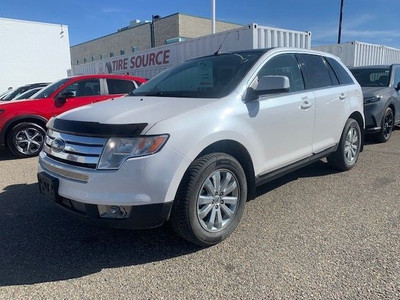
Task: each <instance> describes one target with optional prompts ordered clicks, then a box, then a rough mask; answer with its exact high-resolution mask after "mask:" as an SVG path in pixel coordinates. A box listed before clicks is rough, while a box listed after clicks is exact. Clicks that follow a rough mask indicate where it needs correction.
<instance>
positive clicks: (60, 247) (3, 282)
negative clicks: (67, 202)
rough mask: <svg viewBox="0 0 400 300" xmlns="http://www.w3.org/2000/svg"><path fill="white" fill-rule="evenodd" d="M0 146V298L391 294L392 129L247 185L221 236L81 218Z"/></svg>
mask: <svg viewBox="0 0 400 300" xmlns="http://www.w3.org/2000/svg"><path fill="white" fill-rule="evenodd" d="M36 164H37V159H36V158H32V159H14V158H13V157H12V156H11V155H10V154H9V152H8V151H6V150H0V242H1V246H0V298H1V299H27V298H28V299H400V254H399V253H400V206H399V204H400V176H399V175H400V172H399V169H400V130H396V131H395V132H394V133H393V136H392V138H391V140H390V141H389V142H388V143H386V144H373V143H367V145H366V146H365V148H364V152H363V153H362V154H361V156H360V158H359V161H358V164H357V166H356V167H355V168H354V169H352V170H351V171H350V172H344V173H338V172H335V171H332V170H331V169H329V168H328V167H327V165H326V163H325V162H324V161H320V162H318V163H315V164H313V165H311V166H308V167H306V168H304V169H302V170H299V171H297V172H295V173H291V174H289V175H287V176H285V177H282V178H281V179H278V180H276V181H274V182H271V183H269V184H267V185H264V186H262V187H260V188H259V189H258V197H257V198H256V199H255V200H252V201H250V202H248V203H247V206H246V210H245V213H244V216H243V219H242V222H241V224H240V226H239V227H238V228H237V230H236V231H235V233H234V234H233V235H232V236H231V237H230V238H228V239H227V240H226V241H224V242H222V243H220V244H218V245H216V246H214V247H210V248H206V249H202V248H199V247H197V246H193V245H191V244H188V243H187V242H185V241H183V240H181V239H180V238H178V237H176V236H175V235H174V234H173V232H172V231H171V230H170V229H169V228H168V227H162V228H158V229H154V230H143V231H129V230H114V229H107V228H101V227H96V226H93V225H90V224H86V223H82V222H81V221H79V220H76V219H74V218H73V217H70V216H69V215H67V214H65V213H64V212H63V211H60V210H59V209H57V208H56V207H54V206H53V205H52V203H50V202H49V201H47V200H46V199H43V198H42V197H41V196H40V195H39V193H38V186H37V182H36Z"/></svg>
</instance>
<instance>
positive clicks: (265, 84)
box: [245, 75, 290, 102]
mask: <svg viewBox="0 0 400 300" xmlns="http://www.w3.org/2000/svg"><path fill="white" fill-rule="evenodd" d="M289 90H290V81H289V78H288V77H287V76H280V75H267V76H262V77H260V78H259V79H258V84H257V87H256V88H255V89H254V88H251V87H249V88H248V89H247V91H246V100H245V102H251V101H254V100H257V99H258V97H259V96H261V95H268V94H278V93H286V92H289Z"/></svg>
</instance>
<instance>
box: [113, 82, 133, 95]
mask: <svg viewBox="0 0 400 300" xmlns="http://www.w3.org/2000/svg"><path fill="white" fill-rule="evenodd" d="M107 85H108V93H109V94H129V93H130V92H132V91H133V90H134V89H135V84H134V83H133V82H132V81H129V80H119V79H107Z"/></svg>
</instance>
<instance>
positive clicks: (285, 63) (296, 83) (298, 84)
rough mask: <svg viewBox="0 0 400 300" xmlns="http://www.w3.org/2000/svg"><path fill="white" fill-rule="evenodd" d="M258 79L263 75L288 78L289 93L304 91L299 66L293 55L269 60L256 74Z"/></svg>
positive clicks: (284, 55)
mask: <svg viewBox="0 0 400 300" xmlns="http://www.w3.org/2000/svg"><path fill="white" fill-rule="evenodd" d="M257 75H258V78H260V77H262V76H265V75H280V76H286V77H288V78H289V82H290V90H289V92H296V91H301V90H304V81H303V76H302V74H301V71H300V68H299V64H298V62H297V59H296V57H295V55H294V54H281V55H278V56H276V57H273V58H272V59H270V60H269V61H268V62H267V63H266V64H265V65H264V66H263V67H262V69H261V70H260V72H259V73H258V74H257Z"/></svg>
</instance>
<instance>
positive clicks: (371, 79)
mask: <svg viewBox="0 0 400 300" xmlns="http://www.w3.org/2000/svg"><path fill="white" fill-rule="evenodd" d="M350 71H351V73H353V75H354V77H355V78H356V79H357V81H358V83H359V84H360V85H361V86H363V87H379V86H389V80H390V69H389V68H385V69H375V68H372V69H365V68H360V69H351V70H350Z"/></svg>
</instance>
